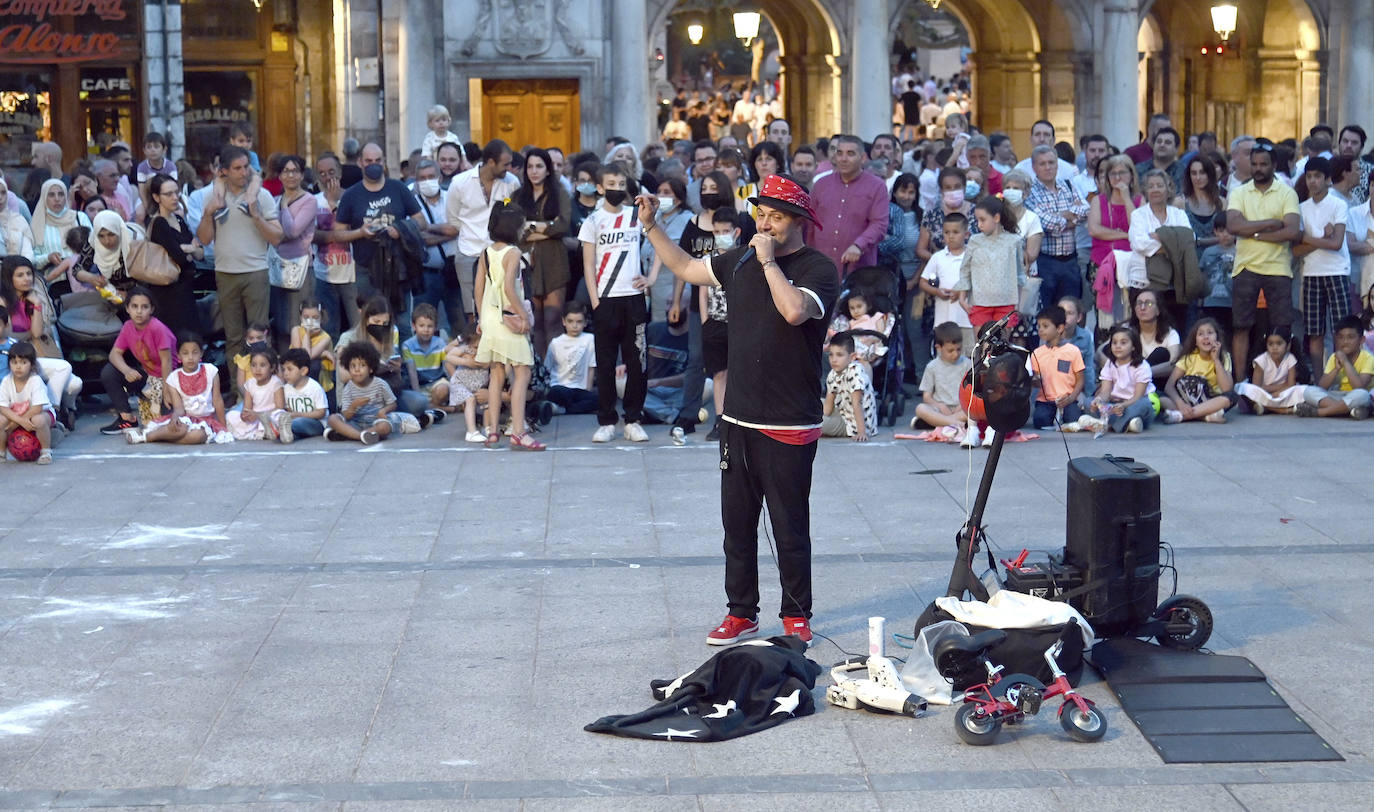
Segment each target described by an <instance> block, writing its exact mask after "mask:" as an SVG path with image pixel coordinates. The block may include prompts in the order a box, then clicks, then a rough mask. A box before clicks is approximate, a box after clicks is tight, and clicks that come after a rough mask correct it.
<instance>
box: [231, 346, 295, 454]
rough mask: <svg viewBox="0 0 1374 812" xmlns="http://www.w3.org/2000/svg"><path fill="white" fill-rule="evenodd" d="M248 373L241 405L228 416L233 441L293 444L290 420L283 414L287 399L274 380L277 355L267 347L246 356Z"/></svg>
mask: <svg viewBox="0 0 1374 812" xmlns="http://www.w3.org/2000/svg"><path fill="white" fill-rule="evenodd" d="M248 372H249V375H250V376H251V377H249V379H248V380H246V381H244V383H243V386H242V387H241V389H240V391H241V392H242V393H243V404H242V406H241V407H240V408H239V409H236V410H234V411H232V412H230V413H229V420H228V423H229V431H230V432H232V433H233V435H234V439H235V440H277V441H279V442H283V443H289V442H292V441H293V440H294V439H295V436H294V435H293V434H292V433H291V416H290V415H289V414H287V413H286V395H285V393H283V392H282V382H281V378H278V377H277V355H276V353H274V352H272V350H270V349H268V348H267V347H260V348H258V349H255V350H249V352H248Z"/></svg>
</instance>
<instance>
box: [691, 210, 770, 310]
mask: <svg viewBox="0 0 1374 812" xmlns="http://www.w3.org/2000/svg"><path fill="white" fill-rule="evenodd" d="M739 222H740V230H739V243H738V244H739V245H748V244H749V241H750V240H752V239H754V235H755V234H757V233H758V228H757V227H756V226H755V225H754V219H753V218H752V217H741V218H739ZM677 244H678V246H679V247H681V248H682V250H683V251H686V252H687V253H689V254H691V255H692V256H693V257H696V258H697V259H700V258H702V257H704V256H707V255H709V254H714V253H715V252H716V232H714V231H702V230H701V226H699V225H697V218H695V217H693V218H692V219H691V220H688V221H687V227H686V228H684V229H682V237H681V239H679V240H678V241H677ZM687 297H688V300H689V309H690V310H691V311H692V312H693V313H700V312H701V308H699V307H698V306H697V289H696V286H695V285H688V286H687Z"/></svg>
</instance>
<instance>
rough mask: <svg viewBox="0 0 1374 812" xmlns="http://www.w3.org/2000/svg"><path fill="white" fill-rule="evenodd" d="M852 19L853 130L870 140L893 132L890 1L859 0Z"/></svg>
mask: <svg viewBox="0 0 1374 812" xmlns="http://www.w3.org/2000/svg"><path fill="white" fill-rule="evenodd" d="M849 19H850V25H851V29H850V31H851V36H850V38H849V111H848V112H849V130H850V132H852V133H854V134H855V135H857V136H859V137H860V138H863V139H864V140H869V139H871V138H873V136H875V135H877V134H879V133H890V132H892V88H891V85H892V79H891V77H890V76H889V75H888V74H889V70H888V62H887V53H888V51H889V50H891V40H890V37H889V35H888V30H887V0H855V2H854V5H853V6H852V8H851V11H850V18H849Z"/></svg>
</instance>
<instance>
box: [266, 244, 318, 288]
mask: <svg viewBox="0 0 1374 812" xmlns="http://www.w3.org/2000/svg"><path fill="white" fill-rule="evenodd" d="M309 273H310V254H309V253H307V254H306V255H305V256H303V257H296V258H295V259H287V258H286V257H283V256H282V255H281V254H278V253H277V248H276V246H274V245H269V246H267V281H268V283H269V284H271V285H272V287H274V288H283V289H285V290H300V289H301V287H302V286H303V285H304V284H305V278H306V276H307V275H308V274H309Z"/></svg>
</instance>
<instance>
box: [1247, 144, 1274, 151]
mask: <svg viewBox="0 0 1374 812" xmlns="http://www.w3.org/2000/svg"><path fill="white" fill-rule="evenodd" d="M1255 150H1260V151H1261V152H1273V151H1274V145H1273V144H1261V143H1256V144H1255V145H1254V146H1253V147H1251V148H1250V151H1251V152H1254V151H1255Z"/></svg>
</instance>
